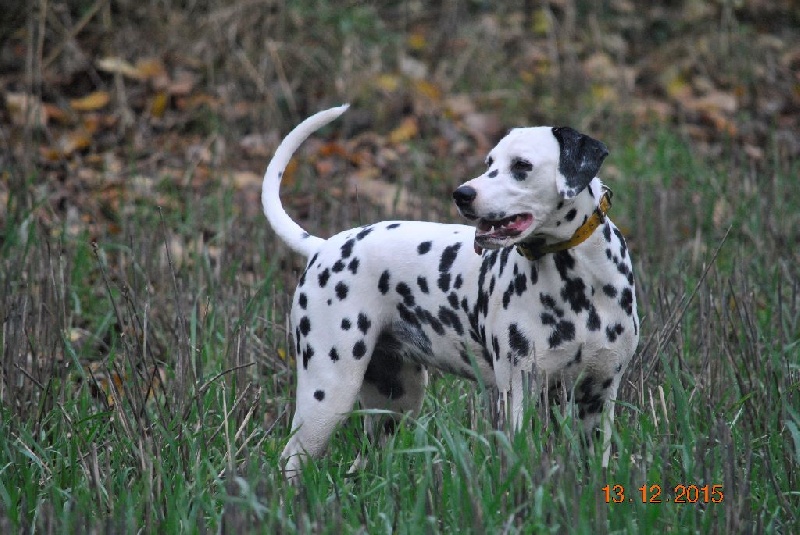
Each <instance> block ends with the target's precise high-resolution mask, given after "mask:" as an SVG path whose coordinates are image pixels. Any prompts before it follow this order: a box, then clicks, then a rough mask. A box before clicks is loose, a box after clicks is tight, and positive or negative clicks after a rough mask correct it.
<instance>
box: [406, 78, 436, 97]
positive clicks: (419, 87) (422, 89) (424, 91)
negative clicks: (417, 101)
mask: <svg viewBox="0 0 800 535" xmlns="http://www.w3.org/2000/svg"><path fill="white" fill-rule="evenodd" d="M413 87H414V90H416V92H417V93H419V94H420V95H422V96H424V97H427V98H429V99H430V100H432V101H434V102H438V101H440V100H441V99H442V90H441V89H439V87H438V86H437V85H436V84H434V83H432V82H429V81H428V80H423V79H417V80H414V84H413Z"/></svg>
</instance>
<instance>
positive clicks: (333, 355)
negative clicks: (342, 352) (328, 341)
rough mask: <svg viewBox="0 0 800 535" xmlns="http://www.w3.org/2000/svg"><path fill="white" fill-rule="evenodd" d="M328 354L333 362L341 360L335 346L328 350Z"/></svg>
mask: <svg viewBox="0 0 800 535" xmlns="http://www.w3.org/2000/svg"><path fill="white" fill-rule="evenodd" d="M328 356H329V357H330V358H331V360H332V361H333V362H336V361H337V360H339V352H338V351H336V348H335V347H332V348H331V350H330V351H329V352H328Z"/></svg>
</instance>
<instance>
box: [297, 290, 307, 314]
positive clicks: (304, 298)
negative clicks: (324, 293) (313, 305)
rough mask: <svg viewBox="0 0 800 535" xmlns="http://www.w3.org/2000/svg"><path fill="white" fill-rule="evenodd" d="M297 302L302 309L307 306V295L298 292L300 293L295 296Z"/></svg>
mask: <svg viewBox="0 0 800 535" xmlns="http://www.w3.org/2000/svg"><path fill="white" fill-rule="evenodd" d="M297 304H298V305H300V308H302V309H303V310H305V309H306V307H307V306H308V297H307V296H306V294H304V293H303V292H300V295H298V296H297Z"/></svg>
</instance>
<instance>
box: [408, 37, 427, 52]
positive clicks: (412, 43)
mask: <svg viewBox="0 0 800 535" xmlns="http://www.w3.org/2000/svg"><path fill="white" fill-rule="evenodd" d="M406 44H407V45H408V48H410V49H411V50H414V51H416V52H420V51H422V50H425V47H426V46H428V40H427V39H426V37H425V34H424V33H422V32H413V33H411V34H410V35H409V36H408V39H406Z"/></svg>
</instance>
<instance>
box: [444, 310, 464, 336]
mask: <svg viewBox="0 0 800 535" xmlns="http://www.w3.org/2000/svg"><path fill="white" fill-rule="evenodd" d="M439 321H441V322H442V324H443V325H447V326H448V327H452V328H453V330H454V331H455V332H456V334H458V335H459V336H462V335H463V334H464V326H463V325H461V320H460V319H459V318H458V315H457V314H456V313H455V312H453V311H452V310H450V309H449V308H445V307H442V306H440V307H439Z"/></svg>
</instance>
